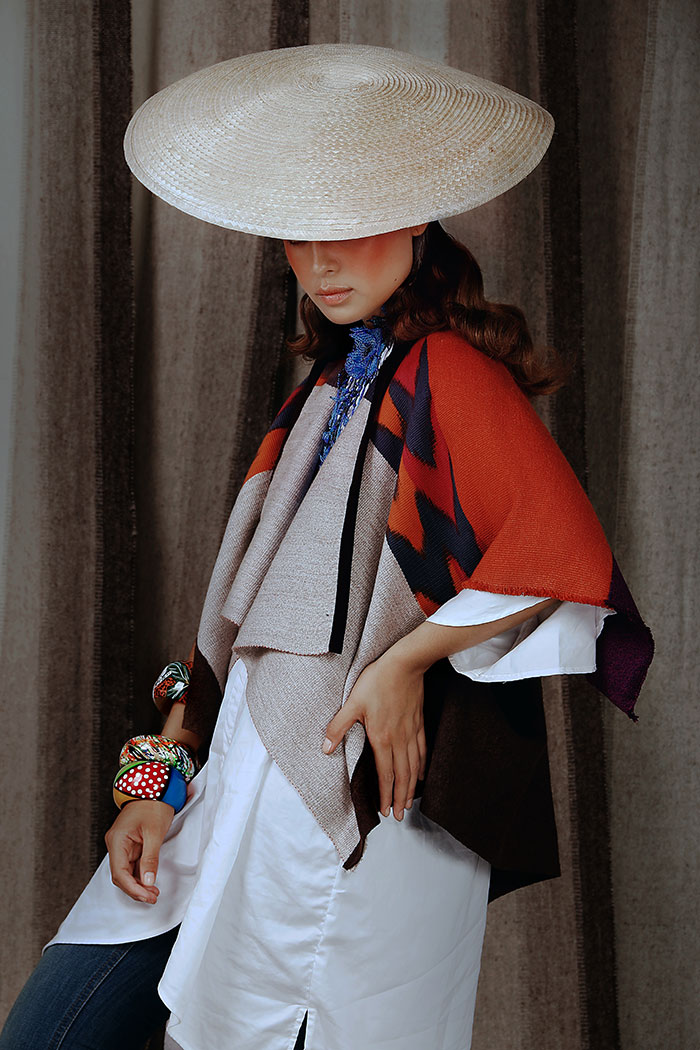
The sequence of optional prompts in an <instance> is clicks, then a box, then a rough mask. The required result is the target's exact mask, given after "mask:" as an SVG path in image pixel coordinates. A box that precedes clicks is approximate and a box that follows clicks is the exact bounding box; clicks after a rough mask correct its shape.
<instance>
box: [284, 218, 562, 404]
mask: <svg viewBox="0 0 700 1050" xmlns="http://www.w3.org/2000/svg"><path fill="white" fill-rule="evenodd" d="M299 312H300V316H301V320H302V324H303V326H304V333H303V334H302V335H299V336H297V337H296V338H294V339H290V340H288V346H289V348H290V350H291V351H292V353H294V354H300V355H303V356H305V357H306V358H309V359H312V360H315V359H317V358H321V357H328V358H329V359H330V358H333V357H338V356H341V355H342V354H344V353H345V352H346V350H347V348H348V347H347V340H348V332H349V329H350V325H337V324H334V323H333V322H332V321H329V320H328V318H327V317H325V316H324V315H323V314H322V313H321V311H320V310H319V309H318V307H317V306H316V305H315V303H313V302H312V301H311V299H309V297H308V295H304V296H303V297H302V300H301V305H300V308H299ZM384 321H385V323H386V324H387V326H388V327H389V328H390V330H391V331H392V333H393V336H394V338H395V339H396V340H397V341H399V342H415V341H416V340H417V339H420V338H421V337H422V336H425V335H429V334H430V333H431V332H440V331H445V330H449V331H453V332H457V333H459V335H461V336H463V337H464V338H465V339H466V340H467V342H469V343H470V344H471V345H472V346H474V347H476V348H477V349H478V350H481V351H482V353H484V354H486V355H487V356H488V357H492V358H494V359H495V360H497V361H502V362H503V364H504V365H505V366H506V368H508V370H509V371H510V372H511V373H512V375H513V378H514V379H515V381H516V383H517V384H518V386H520V387H521V388H522V389H523V390H524V391H525V392H526V393H527V394H529V395H530V396H533V395H535V394H551V393H553V392H554V391H555V390H558V389H559V387H560V386H562V385H563V383H564V382H566V379H567V377H568V374H569V372H570V365H568V364H567V363H565V361H564V360H563V358H562V357H561V356H560V355H559V354H558V353H557V351H556V350H554V348H552V347H542V348H536V347H535V346H534V345H533V342H532V337H531V335H530V332H529V330H528V326H527V322H526V320H525V316H524V314H523V312H522V310H520V309H518V307H517V306H509V305H507V304H506V303H492V302H489V301H488V300H487V299H485V298H484V281H483V277H482V274H481V270H480V268H479V264H478V263H477V261H476V259H475V258H474V256H473V255H472V254H471V252H470V251H469V250H468V248H466V247H465V246H464V245H463V244H460V242H459V241H457V240H455V238H454V237H451V236H450V234H449V233H447V231H446V230H444V229H443V228H442V226H441V225H440V223H439V222H430V223H428V226H427V227H426V229H425V232H424V233H422V234H421V235H420V236H418V237H414V239H413V266H412V268H411V272H410V273H409V275H408V277H407V278H406V280H405V281H404V283H403V284H402V285H401V287H400V288H397V290H396V291H395V292H394V294H393V295H392V296H391V298H390V299H389V300H388V301H387V302H386V303H385V304H384Z"/></svg>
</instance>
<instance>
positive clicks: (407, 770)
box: [393, 750, 411, 820]
mask: <svg viewBox="0 0 700 1050" xmlns="http://www.w3.org/2000/svg"><path fill="white" fill-rule="evenodd" d="M393 760H394V817H395V818H396V820H403V811H404V809H405V807H406V799H407V798H408V787H409V784H410V781H411V767H410V764H409V761H408V752H407V751H405V750H401V751H394V752H393Z"/></svg>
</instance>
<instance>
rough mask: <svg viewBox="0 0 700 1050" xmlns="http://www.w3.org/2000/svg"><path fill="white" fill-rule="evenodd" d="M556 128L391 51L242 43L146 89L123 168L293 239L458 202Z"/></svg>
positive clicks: (464, 204) (504, 91)
mask: <svg viewBox="0 0 700 1050" xmlns="http://www.w3.org/2000/svg"><path fill="white" fill-rule="evenodd" d="M553 129H554V121H553V119H552V117H551V115H550V114H549V113H548V112H547V111H546V110H544V109H542V108H541V106H538V105H537V104H536V103H535V102H532V101H531V100H530V99H527V98H523V96H522V95H518V94H516V93H515V92H513V91H510V90H509V89H508V88H505V87H502V86H501V85H500V84H494V83H492V82H491V81H488V80H483V79H482V78H481V77H476V76H472V75H471V74H470V73H464V72H462V71H461V70H459V69H453V68H451V67H450V66H444V65H439V64H438V63H435V62H429V61H427V60H426V59H422V58H418V57H417V56H416V55H410V54H407V53H405V52H402V51H394V50H392V49H390V48H384V47H366V46H363V45H357V44H317V45H311V46H308V47H292V48H281V49H279V50H276V51H263V52H260V53H258V54H253V55H244V56H242V57H241V58H233V59H230V60H228V61H225V62H219V63H217V64H216V65H213V66H209V67H207V68H206V69H201V70H199V71H198V72H196V73H192V74H191V75H190V76H187V77H185V78H184V79H183V80H178V81H177V82H176V83H175V84H171V85H170V86H169V87H166V88H164V89H163V90H162V91H159V92H158V93H157V94H156V95H153V96H152V97H151V98H149V99H147V101H146V102H144V103H143V105H142V106H141V107H140V108H139V109H138V110H137V111H136V113H135V114H134V116H133V117H132V118H131V121H130V123H129V126H128V128H127V131H126V135H125V138H124V151H125V154H126V159H127V162H128V164H129V167H130V168H131V170H132V171H133V173H134V175H135V176H136V177H137V178H138V179H139V180H140V181H141V182H142V183H143V184H144V185H145V186H147V187H148V189H149V190H152V192H153V193H155V194H157V196H159V197H162V198H163V200H165V201H167V202H168V203H169V204H172V205H174V206H175V207H176V208H179V209H180V210H181V211H184V212H187V213H188V214H190V215H195V216H197V217H198V218H200V219H204V220H206V221H207V222H211V223H214V224H215V225H217V226H225V227H228V228H230V229H234V230H244V231H246V232H248V233H255V234H264V235H266V236H270V237H282V238H290V239H301V240H336V239H338V240H340V239H344V238H353V237H361V236H368V235H371V234H377V233H385V232H387V231H389V230H397V229H402V228H403V227H406V226H413V225H417V224H419V223H423V222H428V221H430V220H432V219H440V218H445V217H446V216H450V215H457V214H459V213H461V212H464V211H469V210H470V209H471V208H476V207H478V206H479V205H480V204H483V203H485V201H488V200H491V198H493V197H496V196H498V194H500V193H503V192H504V191H505V190H508V189H510V188H511V186H514V185H515V184H516V183H517V182H519V181H520V180H521V179H523V178H524V177H525V176H526V175H527V174H528V173H529V172H530V171H532V169H533V168H534V167H535V165H536V164H538V163H539V161H540V159H541V158H542V156H543V154H544V152H545V150H546V149H547V146H548V145H549V142H550V139H551V137H552V132H553Z"/></svg>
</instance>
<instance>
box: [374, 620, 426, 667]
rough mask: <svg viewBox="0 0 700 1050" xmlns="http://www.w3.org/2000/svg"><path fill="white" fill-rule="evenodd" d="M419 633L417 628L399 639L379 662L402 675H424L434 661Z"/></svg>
mask: <svg viewBox="0 0 700 1050" xmlns="http://www.w3.org/2000/svg"><path fill="white" fill-rule="evenodd" d="M421 626H422V625H421ZM419 632H420V627H417V628H416V629H415V630H413V631H411V632H410V633H409V634H407V635H404V637H403V638H399V640H398V641H397V642H394V644H393V645H392V646H391V647H390V648H389V649H387V650H386V652H385V653H384V654H383V655H382V656H380V658H379V660H380V661H381V662H383V663H384V664H385V665H391V666H392V667H394V668H396V669H398V670H400V671H401V672H402V673H403V674H409V675H416V676H418V675H424V674H425V672H426V671H427V670H428V668H429V667H430V666H431V665H432V664H433V663H434V662H435V660H434V658H432V657H431V654H430V653H429V652H428V651H427V650H426V647H425V646H424V645H423V638H422V636H421V635H420V634H419Z"/></svg>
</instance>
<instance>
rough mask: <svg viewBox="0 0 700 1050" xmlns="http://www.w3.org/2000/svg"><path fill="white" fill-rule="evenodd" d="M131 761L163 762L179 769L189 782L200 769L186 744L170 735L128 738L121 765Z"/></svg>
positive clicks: (122, 753)
mask: <svg viewBox="0 0 700 1050" xmlns="http://www.w3.org/2000/svg"><path fill="white" fill-rule="evenodd" d="M130 762H163V763H165V765H166V766H172V767H173V769H177V770H178V771H179V772H180V773H182V776H183V777H184V779H185V781H187V782H189V781H190V780H191V779H192V777H193V776H194V775H195V773H196V772H197V769H198V764H197V760H196V758H195V757H194V755H193V753H192V752H191V751H190V749H189V748H188V747H187V745H186V744H181V743H180V741H179V740H173V738H172V737H169V736H159V735H156V734H150V733H149V734H146V735H144V736H133V737H132V738H131V740H127V742H126V743H125V744H124V747H123V748H122V749H121V753H120V755H119V765H120V766H125V765H127V764H128V763H130Z"/></svg>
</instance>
